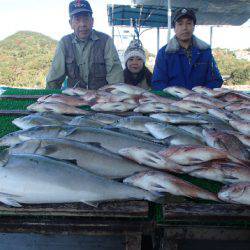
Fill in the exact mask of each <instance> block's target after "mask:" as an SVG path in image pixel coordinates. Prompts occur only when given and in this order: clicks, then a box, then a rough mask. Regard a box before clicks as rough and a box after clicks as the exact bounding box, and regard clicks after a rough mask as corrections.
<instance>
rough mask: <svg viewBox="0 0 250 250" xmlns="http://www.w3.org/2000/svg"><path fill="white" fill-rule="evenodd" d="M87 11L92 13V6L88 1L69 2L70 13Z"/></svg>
mask: <svg viewBox="0 0 250 250" xmlns="http://www.w3.org/2000/svg"><path fill="white" fill-rule="evenodd" d="M81 12H87V13H90V14H92V13H93V11H92V8H91V6H90V4H89V2H88V1H85V0H75V1H72V2H71V3H70V4H69V15H70V16H73V15H75V14H77V13H81Z"/></svg>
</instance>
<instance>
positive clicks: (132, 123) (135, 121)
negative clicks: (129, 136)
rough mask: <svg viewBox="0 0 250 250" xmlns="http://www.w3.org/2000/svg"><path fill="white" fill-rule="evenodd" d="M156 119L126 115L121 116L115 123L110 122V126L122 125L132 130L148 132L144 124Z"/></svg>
mask: <svg viewBox="0 0 250 250" xmlns="http://www.w3.org/2000/svg"><path fill="white" fill-rule="evenodd" d="M155 121H156V120H155V119H154V118H151V117H148V116H142V115H140V116H128V117H125V118H121V119H119V120H118V121H116V122H115V123H113V124H112V126H115V127H122V128H128V129H132V130H138V131H142V132H145V133H148V130H147V128H146V127H145V124H146V123H147V122H155Z"/></svg>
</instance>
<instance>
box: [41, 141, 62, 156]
mask: <svg viewBox="0 0 250 250" xmlns="http://www.w3.org/2000/svg"><path fill="white" fill-rule="evenodd" d="M42 150H43V153H44V154H45V155H50V154H53V153H55V152H56V151H57V150H58V147H57V146H56V145H53V144H51V145H47V146H45V147H42Z"/></svg>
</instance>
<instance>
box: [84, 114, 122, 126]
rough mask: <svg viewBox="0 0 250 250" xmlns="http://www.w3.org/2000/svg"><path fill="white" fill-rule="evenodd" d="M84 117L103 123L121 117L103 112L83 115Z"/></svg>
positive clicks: (111, 121)
mask: <svg viewBox="0 0 250 250" xmlns="http://www.w3.org/2000/svg"><path fill="white" fill-rule="evenodd" d="M85 117H87V118H88V119H92V120H95V121H98V122H101V123H105V124H112V123H114V122H116V121H117V120H119V119H120V118H121V116H118V115H113V114H105V113H94V114H88V115H85Z"/></svg>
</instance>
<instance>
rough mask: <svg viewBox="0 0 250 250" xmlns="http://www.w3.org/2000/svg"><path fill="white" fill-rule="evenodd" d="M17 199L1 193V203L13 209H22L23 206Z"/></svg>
mask: <svg viewBox="0 0 250 250" xmlns="http://www.w3.org/2000/svg"><path fill="white" fill-rule="evenodd" d="M15 197H17V196H15V195H11V194H6V193H0V202H2V203H4V204H6V205H8V206H12V207H22V205H21V204H19V203H18V202H17V201H16V200H15Z"/></svg>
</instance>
